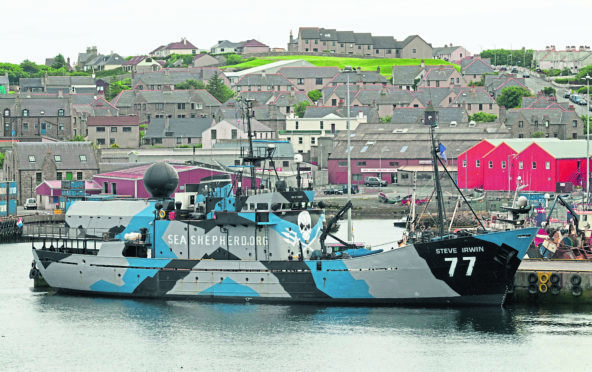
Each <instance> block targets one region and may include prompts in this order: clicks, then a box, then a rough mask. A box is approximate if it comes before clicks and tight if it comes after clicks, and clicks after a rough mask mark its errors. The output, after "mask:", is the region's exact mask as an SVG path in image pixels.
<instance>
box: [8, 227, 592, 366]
mask: <svg viewBox="0 0 592 372" xmlns="http://www.w3.org/2000/svg"><path fill="white" fill-rule="evenodd" d="M346 234H347V222H346V221H341V227H340V231H339V233H338V235H339V236H341V237H345V235H346ZM354 237H355V240H368V239H371V240H372V241H373V243H374V244H373V247H375V248H385V249H390V246H392V244H389V243H390V242H394V241H396V240H397V239H399V238H400V231H396V230H394V228H393V227H392V221H376V220H372V221H370V220H366V221H354ZM379 245H384V246H380V247H379ZM30 247H31V245H30V244H29V243H19V244H0V260H1V261H2V270H1V271H0V370H2V371H13V370H15V371H58V370H60V371H62V370H66V371H69V370H76V371H109V370H124V371H172V370H177V371H271V370H274V371H277V370H282V371H316V370H321V371H325V370H339V371H369V370H376V371H379V370H382V371H384V370H412V371H418V370H420V371H432V370H438V371H468V370H471V371H481V370H484V371H516V370H526V371H552V370H559V369H561V370H569V371H588V370H591V369H592V360H591V359H590V358H589V357H588V352H589V350H590V349H591V348H592V309H591V308H574V307H567V308H558V307H552V308H540V307H536V308H535V307H532V308H531V307H520V306H516V307H510V308H506V309H503V308H501V307H499V308H498V307H493V308H460V309H446V308H390V307H326V306H310V305H254V304H248V303H245V304H223V303H204V302H192V301H160V300H129V299H120V298H93V297H83V296H69V295H57V294H53V293H52V292H47V291H39V290H34V289H33V288H32V287H33V282H32V280H30V279H29V277H28V273H29V268H30V263H31V260H32V256H31V250H30Z"/></svg>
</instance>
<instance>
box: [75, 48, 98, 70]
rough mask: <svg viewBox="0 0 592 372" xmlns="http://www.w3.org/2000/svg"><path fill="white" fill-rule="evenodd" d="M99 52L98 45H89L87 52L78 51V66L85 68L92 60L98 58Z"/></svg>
mask: <svg viewBox="0 0 592 372" xmlns="http://www.w3.org/2000/svg"><path fill="white" fill-rule="evenodd" d="M98 54H99V53H98V51H97V47H96V46H90V47H87V48H86V52H85V53H78V61H77V62H76V66H77V67H78V68H80V69H84V66H86V65H87V63H88V62H89V61H90V60H92V59H94V58H96V57H97V55H98Z"/></svg>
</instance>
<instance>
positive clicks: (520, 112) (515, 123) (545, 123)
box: [504, 107, 584, 140]
mask: <svg viewBox="0 0 592 372" xmlns="http://www.w3.org/2000/svg"><path fill="white" fill-rule="evenodd" d="M504 124H505V126H506V127H507V128H508V129H509V130H510V132H511V134H512V137H515V138H530V137H532V135H533V133H536V132H542V133H543V135H544V136H545V137H547V138H559V139H562V140H566V139H577V138H578V135H579V134H580V133H582V127H583V125H584V123H583V122H582V118H581V117H580V116H579V115H578V114H577V113H576V111H575V108H574V107H570V108H569V109H567V110H566V109H564V108H563V107H552V108H516V109H510V110H507V112H506V113H505V120H504Z"/></svg>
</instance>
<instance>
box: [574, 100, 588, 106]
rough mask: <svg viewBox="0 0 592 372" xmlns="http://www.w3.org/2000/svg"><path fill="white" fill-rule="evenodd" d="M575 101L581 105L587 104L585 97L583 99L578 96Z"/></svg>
mask: <svg viewBox="0 0 592 372" xmlns="http://www.w3.org/2000/svg"><path fill="white" fill-rule="evenodd" d="M576 103H577V104H578V105H581V106H585V105H587V104H588V102H586V100H585V99H583V98H578V100H577V101H576Z"/></svg>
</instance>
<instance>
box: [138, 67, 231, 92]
mask: <svg viewBox="0 0 592 372" xmlns="http://www.w3.org/2000/svg"><path fill="white" fill-rule="evenodd" d="M215 75H216V76H218V78H220V79H222V81H223V82H224V85H226V86H227V87H230V81H229V80H228V78H226V76H225V74H224V73H223V72H222V70H220V69H219V68H217V67H191V68H163V69H160V70H158V71H146V72H143V73H138V74H134V76H133V77H132V89H135V90H174V89H175V85H177V84H180V83H184V82H186V81H187V80H195V81H198V82H201V83H203V84H204V85H206V84H207V83H208V81H209V80H210V79H211V78H212V77H213V76H215Z"/></svg>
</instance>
